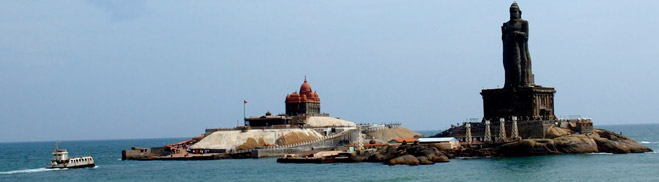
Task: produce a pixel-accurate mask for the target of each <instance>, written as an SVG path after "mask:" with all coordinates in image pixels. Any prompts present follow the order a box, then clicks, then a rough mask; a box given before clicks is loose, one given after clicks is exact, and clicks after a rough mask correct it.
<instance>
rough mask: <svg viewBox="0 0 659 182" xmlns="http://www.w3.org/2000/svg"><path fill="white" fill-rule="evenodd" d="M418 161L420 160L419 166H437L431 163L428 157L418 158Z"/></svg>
mask: <svg viewBox="0 0 659 182" xmlns="http://www.w3.org/2000/svg"><path fill="white" fill-rule="evenodd" d="M416 159H417V160H419V164H421V165H430V164H435V163H434V162H432V161H430V159H428V157H426V156H421V157H416Z"/></svg>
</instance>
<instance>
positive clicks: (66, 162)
mask: <svg viewBox="0 0 659 182" xmlns="http://www.w3.org/2000/svg"><path fill="white" fill-rule="evenodd" d="M94 166H96V165H95V164H94V158H92V156H84V157H74V158H69V152H67V151H66V149H59V147H58V143H57V142H55V151H53V160H52V161H51V162H50V165H48V168H51V169H52V168H85V167H94Z"/></svg>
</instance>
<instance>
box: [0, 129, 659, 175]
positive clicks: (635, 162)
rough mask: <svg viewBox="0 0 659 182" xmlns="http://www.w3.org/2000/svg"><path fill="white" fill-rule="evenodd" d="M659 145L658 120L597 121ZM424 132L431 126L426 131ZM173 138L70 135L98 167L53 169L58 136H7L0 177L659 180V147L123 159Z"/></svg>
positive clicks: (76, 150)
mask: <svg viewBox="0 0 659 182" xmlns="http://www.w3.org/2000/svg"><path fill="white" fill-rule="evenodd" d="M595 127H597V128H604V129H608V130H611V131H615V132H622V133H623V134H625V135H627V136H629V137H632V138H633V139H635V140H636V141H637V142H640V143H641V144H643V145H645V146H648V147H650V148H652V149H653V150H659V134H657V131H659V124H644V125H607V126H595ZM423 133H429V132H428V131H425V132H423ZM180 140H182V139H181V138H172V139H133V140H98V141H63V142H62V143H61V144H60V146H61V148H66V149H68V151H69V153H70V155H71V156H82V155H92V156H93V157H94V159H95V160H96V164H97V165H98V166H97V167H96V168H86V169H65V170H49V169H46V168H45V166H46V164H47V163H48V162H49V160H50V159H51V154H50V153H51V152H52V150H53V147H54V142H26V143H0V151H2V154H1V155H0V181H3V182H4V181H543V182H544V181H659V153H656V152H652V153H642V154H581V155H550V156H535V157H515V158H468V159H451V162H449V163H440V164H435V165H427V166H387V165H383V164H380V163H336V164H280V163H277V162H276V159H275V158H261V159H228V160H212V161H121V150H123V149H128V148H130V147H132V146H162V145H164V144H169V143H175V142H178V141H180Z"/></svg>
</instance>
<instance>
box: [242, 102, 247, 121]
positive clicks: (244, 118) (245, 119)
mask: <svg viewBox="0 0 659 182" xmlns="http://www.w3.org/2000/svg"><path fill="white" fill-rule="evenodd" d="M245 105H247V103H246V102H245V100H243V126H245V125H247V115H245Z"/></svg>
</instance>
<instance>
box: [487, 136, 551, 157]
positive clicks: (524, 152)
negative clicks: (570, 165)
mask: <svg viewBox="0 0 659 182" xmlns="http://www.w3.org/2000/svg"><path fill="white" fill-rule="evenodd" d="M497 154H498V155H500V156H533V155H548V154H560V152H559V151H558V150H556V146H554V141H553V140H551V139H524V140H521V141H515V142H510V143H507V144H504V145H502V146H500V147H498V148H497Z"/></svg>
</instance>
